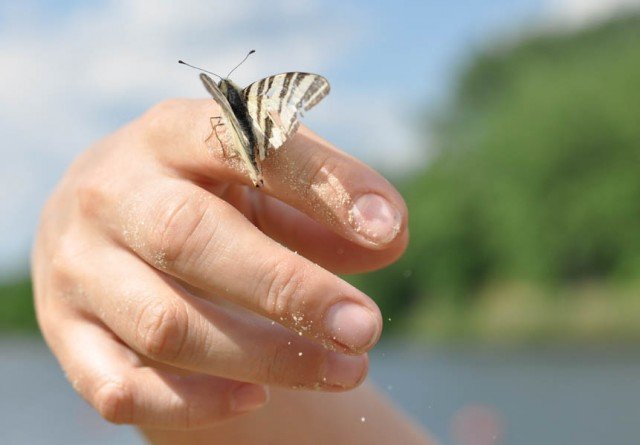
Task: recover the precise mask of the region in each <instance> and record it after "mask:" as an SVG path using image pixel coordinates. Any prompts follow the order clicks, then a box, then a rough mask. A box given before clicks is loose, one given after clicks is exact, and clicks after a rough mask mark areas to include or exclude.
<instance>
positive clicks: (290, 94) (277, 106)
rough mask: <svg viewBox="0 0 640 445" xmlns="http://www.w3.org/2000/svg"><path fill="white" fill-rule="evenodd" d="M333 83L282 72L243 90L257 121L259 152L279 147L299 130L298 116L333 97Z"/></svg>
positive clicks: (252, 116)
mask: <svg viewBox="0 0 640 445" xmlns="http://www.w3.org/2000/svg"><path fill="white" fill-rule="evenodd" d="M329 90H330V87H329V82H328V81H327V79H325V78H324V77H322V76H319V75H318V74H310V73H299V72H291V73H282V74H276V75H275V76H270V77H267V78H265V79H262V80H259V81H257V82H254V83H252V84H251V85H249V86H248V87H246V88H245V89H244V90H243V95H244V99H245V101H246V103H247V109H248V111H249V115H250V116H251V119H252V120H253V126H254V129H255V130H256V131H255V133H256V135H257V142H258V144H257V145H258V147H257V148H258V153H259V155H260V159H261V160H263V159H264V158H265V155H266V151H267V148H268V147H273V148H279V147H280V146H281V145H282V144H284V142H285V141H286V140H287V139H288V138H289V137H290V136H291V135H293V133H295V131H296V130H297V129H298V126H299V125H300V124H299V122H298V117H299V116H300V115H302V113H303V112H305V111H307V110H310V109H311V108H313V107H314V106H315V105H316V104H317V103H318V102H320V101H321V100H322V98H324V97H325V96H326V95H327V94H329Z"/></svg>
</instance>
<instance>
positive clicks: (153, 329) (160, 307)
mask: <svg viewBox="0 0 640 445" xmlns="http://www.w3.org/2000/svg"><path fill="white" fill-rule="evenodd" d="M136 326H137V330H136V332H137V335H138V337H139V341H140V348H141V352H142V353H143V354H145V355H146V356H147V357H149V358H152V359H154V360H158V361H162V362H174V361H176V360H178V359H179V358H180V357H182V356H183V355H184V350H185V343H186V339H187V330H188V315H187V310H186V308H185V307H184V305H182V304H180V303H178V302H173V303H166V302H153V303H150V304H148V305H146V306H145V307H144V308H143V309H142V311H141V313H140V316H139V318H138V321H137V324H136Z"/></svg>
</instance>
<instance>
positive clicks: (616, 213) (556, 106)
mask: <svg viewBox="0 0 640 445" xmlns="http://www.w3.org/2000/svg"><path fill="white" fill-rule="evenodd" d="M436 139H437V141H438V147H439V149H438V151H437V153H436V154H435V155H434V157H433V159H432V161H431V163H430V165H429V166H428V169H427V170H426V171H424V172H423V173H421V174H419V175H418V176H417V177H415V178H413V179H411V180H410V181H408V182H406V183H404V185H403V186H401V188H402V190H403V194H404V196H405V198H406V200H407V203H408V206H409V209H410V218H411V220H410V230H411V243H410V247H409V249H408V252H407V253H406V255H405V256H404V258H403V259H402V260H401V261H400V262H398V263H397V264H395V265H393V266H391V267H389V268H388V269H386V270H384V271H381V272H378V273H374V274H370V275H366V276H359V277H355V278H354V280H353V281H354V282H355V283H356V284H357V285H358V286H359V287H361V288H362V289H363V290H365V291H366V292H368V293H369V294H370V295H373V296H376V297H377V300H378V302H379V303H380V304H381V306H382V308H383V311H384V312H385V314H389V315H391V316H392V317H394V318H395V317H396V315H400V314H399V313H400V312H403V311H404V312H405V313H406V312H407V311H408V312H409V313H410V314H413V315H411V316H410V317H409V320H413V321H415V320H416V319H420V317H422V323H418V331H419V332H431V331H432V330H433V329H432V328H434V326H435V325H439V324H442V319H448V320H449V322H446V323H444V325H446V329H445V331H449V332H445V333H444V334H443V335H447V334H451V333H456V334H470V335H475V334H476V333H475V332H473V326H474V325H473V323H472V322H471V320H473V319H474V318H475V317H477V314H473V313H471V311H474V310H479V307H480V303H479V301H478V300H479V299H480V298H491V296H490V295H489V297H487V295H488V294H491V292H487V289H489V288H494V289H496V288H504V287H505V286H511V284H509V283H518V284H517V285H514V286H512V288H513V289H515V288H518V289H521V290H522V289H523V288H525V287H526V288H529V289H532V292H528V293H527V292H525V294H528V295H531V298H532V299H539V300H541V301H543V302H544V304H543V305H544V306H545V307H547V310H548V311H549V312H550V313H551V314H552V313H553V312H554V311H556V312H557V310H558V305H557V304H556V303H555V302H554V299H558V298H561V297H560V296H561V295H564V297H562V298H565V299H566V298H568V297H566V295H567V294H571V295H572V297H570V299H574V300H578V301H577V302H576V303H577V304H576V305H575V306H574V307H578V305H579V304H580V301H579V300H580V295H581V292H574V291H573V290H571V289H575V288H576V287H580V286H583V285H584V283H588V282H597V283H608V284H607V285H611V286H616V285H617V284H616V283H626V282H631V281H632V280H633V278H634V277H640V18H639V17H632V18H624V19H619V20H617V21H613V22H610V23H607V24H604V25H601V26H600V27H597V28H593V29H587V30H583V31H581V32H578V33H575V34H569V33H567V34H555V35H545V36H533V37H528V38H526V39H524V40H522V41H520V42H518V43H516V44H514V45H512V46H510V47H508V48H499V49H493V50H491V51H487V52H485V53H484V54H481V55H479V56H477V57H476V58H475V59H474V60H473V61H472V63H470V65H469V66H468V67H467V69H466V70H465V71H464V72H463V74H462V76H461V77H460V78H459V81H458V85H457V88H456V90H455V95H454V98H453V100H452V104H451V106H450V108H449V110H448V111H447V115H446V117H445V118H444V119H443V120H442V122H441V124H440V125H439V127H438V129H437V138H436ZM638 289H640V288H638ZM567 290H568V291H567ZM514 291H515V290H514ZM601 293H602V294H604V295H605V296H606V297H607V298H610V299H612V300H613V299H615V295H614V294H616V295H617V294H619V292H615V291H613V290H612V291H611V295H609V292H608V291H605V292H601ZM518 297H519V296H518V295H513V298H515V299H516V300H517V298H518ZM503 300H504V299H503ZM625 301H628V299H625ZM611 304H615V303H613V302H612V303H611ZM416 312H417V313H418V315H416ZM427 312H432V314H431V315H430V314H428V313H427ZM568 312H569V315H570V313H571V312H573V311H568ZM636 313H638V314H639V315H638V318H639V320H640V312H636ZM433 314H439V316H433ZM400 325H401V324H400ZM392 326H393V325H392ZM440 328H443V326H440ZM440 328H438V329H440Z"/></svg>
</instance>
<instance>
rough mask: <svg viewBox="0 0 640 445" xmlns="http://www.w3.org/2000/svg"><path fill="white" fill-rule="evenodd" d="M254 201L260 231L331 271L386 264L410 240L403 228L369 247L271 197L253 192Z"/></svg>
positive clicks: (363, 269) (353, 270)
mask: <svg viewBox="0 0 640 445" xmlns="http://www.w3.org/2000/svg"><path fill="white" fill-rule="evenodd" d="M250 193H255V192H254V190H250ZM253 203H254V207H255V210H253V211H252V213H251V215H252V216H253V222H254V224H256V226H257V227H258V228H259V229H260V230H261V231H262V232H264V233H265V234H266V235H268V236H269V237H270V238H273V239H275V240H276V241H278V242H279V243H281V244H283V245H285V246H287V247H288V248H289V249H290V250H293V251H295V252H297V253H299V254H300V255H302V256H303V257H305V258H308V259H309V260H311V261H313V262H314V263H316V264H318V265H320V266H322V267H324V268H325V269H328V270H330V271H332V272H333V273H340V274H353V273H363V272H369V271H372V270H377V269H380V268H382V267H385V266H388V265H389V264H391V263H393V262H395V261H396V260H397V259H398V258H399V257H400V256H401V255H402V253H403V252H404V250H405V248H406V245H407V243H408V240H409V236H408V231H404V232H403V233H402V234H401V235H399V236H400V237H401V239H399V240H398V242H397V243H394V244H393V246H391V247H389V248H388V249H384V250H371V249H368V248H366V247H363V246H361V245H359V244H355V243H353V242H351V241H349V240H347V239H346V238H344V237H342V236H340V235H338V234H336V233H335V232H333V231H331V230H329V229H327V228H326V227H325V226H323V225H322V224H320V223H318V222H317V221H315V220H313V219H312V218H311V217H309V216H307V215H306V214H304V213H302V212H300V211H299V210H297V209H295V208H293V207H291V206H290V205H288V204H286V203H284V202H282V201H279V200H278V199H276V198H273V197H271V196H268V195H264V194H256V196H255V199H254V200H253Z"/></svg>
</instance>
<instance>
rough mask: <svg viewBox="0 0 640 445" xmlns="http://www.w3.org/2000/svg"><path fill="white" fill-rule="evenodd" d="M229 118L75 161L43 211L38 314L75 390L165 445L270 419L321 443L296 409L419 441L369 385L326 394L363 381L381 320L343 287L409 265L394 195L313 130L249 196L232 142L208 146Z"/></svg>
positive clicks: (273, 162) (187, 103) (139, 137)
mask: <svg viewBox="0 0 640 445" xmlns="http://www.w3.org/2000/svg"><path fill="white" fill-rule="evenodd" d="M219 114H220V110H219V109H218V107H217V105H216V104H215V102H214V101H211V100H171V101H167V102H165V103H162V104H160V105H157V106H155V107H154V108H153V109H151V110H150V111H148V112H147V113H145V114H144V115H143V116H142V117H140V118H139V119H137V120H135V121H133V122H131V123H130V124H129V125H127V126H125V127H124V128H122V129H120V130H119V131H117V132H116V133H114V134H113V135H110V136H108V137H107V138H105V139H104V140H102V141H100V142H98V143H97V144H96V145H95V146H93V147H91V148H90V149H89V150H87V151H86V152H85V153H83V154H82V155H81V156H80V157H79V158H78V159H77V160H76V161H75V162H74V163H73V165H72V166H71V167H70V169H69V170H68V172H67V173H66V174H65V176H64V178H63V179H62V180H61V182H60V184H59V185H58V186H57V188H56V189H55V191H54V192H53V194H52V196H51V197H50V199H49V201H48V202H47V204H46V206H45V208H44V210H43V213H42V217H41V224H40V228H39V231H38V234H37V238H36V242H35V245H34V250H33V261H32V264H33V266H32V267H33V270H32V275H33V280H34V288H35V303H36V309H37V315H38V321H39V323H40V326H41V329H42V332H43V334H44V337H45V339H46V341H47V343H48V345H49V346H50V348H51V349H52V351H53V352H54V354H55V355H56V357H57V358H58V360H59V362H60V364H61V366H62V367H63V368H64V370H65V372H66V375H67V377H68V378H69V380H70V382H71V383H72V385H73V387H74V388H75V389H76V390H77V391H78V392H79V393H80V394H81V395H82V396H83V397H84V398H85V399H86V400H87V401H88V402H89V403H90V404H91V405H92V406H93V407H94V408H95V409H96V410H97V411H98V412H99V413H100V414H101V415H102V416H103V417H104V418H105V419H107V420H108V421H110V422H114V423H126V424H133V425H137V426H140V427H142V428H143V429H144V431H145V432H146V434H147V435H148V437H149V440H151V441H152V442H158V443H166V442H162V440H161V438H162V437H165V435H164V434H163V435H160V436H158V435H157V434H154V431H156V430H157V429H158V428H161V429H162V430H164V432H165V433H166V431H167V430H171V431H173V433H172V434H174V436H172V437H173V439H172V441H171V443H180V441H181V440H183V439H184V440H185V441H187V442H185V443H192V442H189V441H188V438H190V439H193V438H194V437H195V436H194V434H200V435H202V434H204V433H203V432H202V431H206V432H207V433H206V434H209V435H210V436H209V437H214V436H215V437H216V438H217V442H216V443H253V442H251V441H250V440H249V439H246V440H245V442H241V441H239V439H237V437H236V439H233V438H232V436H233V434H236V435H237V434H239V431H241V430H243V429H247V428H250V429H251V428H254V429H255V431H260V429H261V428H262V429H264V428H266V427H265V425H277V424H278V422H280V423H281V424H282V425H289V424H290V422H294V423H297V427H296V428H293V427H292V428H291V429H290V431H291V432H292V433H291V437H295V436H296V434H295V431H298V430H300V431H304V430H305V428H307V430H308V429H309V428H312V429H313V428H315V429H317V434H328V432H327V431H326V430H327V429H326V427H320V426H319V425H318V424H316V423H314V422H316V421H314V420H312V419H306V420H305V418H304V417H302V414H301V413H302V412H303V411H302V410H303V408H304V409H306V410H307V411H309V410H311V411H312V410H314V408H315V409H318V410H322V412H323V413H324V414H323V416H326V419H324V422H325V425H326V422H331V423H332V424H333V425H334V426H335V427H336V428H337V431H338V436H341V434H340V431H343V433H344V434H342V437H344V438H345V440H346V438H348V437H350V435H351V436H352V435H353V434H352V432H353V425H352V424H351V422H352V419H351V417H352V416H351V417H349V421H348V422H347V421H346V419H347V417H345V416H346V413H347V412H351V411H353V408H354V407H357V406H361V407H363V408H366V407H368V409H369V411H371V413H370V414H369V416H370V418H371V419H375V418H376V415H382V416H383V419H384V420H383V419H381V422H387V423H386V426H385V428H388V429H389V431H390V432H392V433H394V437H403V436H402V435H403V434H404V435H405V436H406V437H407V441H406V443H426V442H425V441H426V439H425V438H424V436H423V435H422V433H420V432H418V430H417V429H416V428H415V427H413V426H412V425H411V424H410V423H409V422H408V421H407V420H406V419H404V417H403V416H402V415H401V414H400V413H399V412H397V411H396V410H395V409H394V408H391V407H390V405H388V403H387V402H385V401H384V399H382V398H381V396H379V395H377V394H376V393H375V392H374V391H373V390H371V389H368V388H364V389H358V390H357V391H355V392H352V393H348V394H343V395H335V394H334V395H333V396H329V395H327V394H322V393H335V392H342V391H347V390H351V389H353V388H356V387H357V386H358V385H360V384H361V383H362V381H363V380H364V379H365V377H366V374H367V368H368V358H367V351H368V350H370V349H371V348H372V347H373V346H374V345H375V343H376V342H377V340H378V338H379V336H380V331H381V329H382V321H381V315H380V312H379V309H378V308H377V306H376V304H375V303H374V302H373V301H372V300H371V299H370V298H369V297H368V296H367V295H364V294H363V293H362V292H360V291H359V290H357V289H355V288H354V287H352V286H351V285H349V284H348V283H346V282H345V281H343V280H342V279H340V278H339V277H338V276H337V275H336V274H338V273H354V272H364V271H370V270H374V269H378V268H380V267H383V266H385V265H387V264H390V263H391V262H393V261H394V260H396V259H397V258H398V257H399V256H400V255H401V254H402V252H403V251H404V249H405V247H406V245H407V241H408V233H407V211H406V207H405V204H404V202H403V200H402V198H401V196H400V195H399V194H398V192H397V191H396V190H395V189H394V188H393V187H392V186H391V185H390V184H389V183H388V182H387V181H386V180H385V179H384V178H383V177H382V176H380V175H379V174H378V173H376V172H375V171H373V170H372V169H370V168H369V167H367V166H365V165H363V164H362V163H360V162H359V161H357V160H356V159H354V158H352V157H350V156H348V155H346V154H344V153H343V152H341V151H339V150H338V149H336V148H335V147H333V146H332V145H331V144H329V143H328V142H326V141H324V140H323V139H321V138H320V137H318V136H317V135H315V134H313V133H312V132H311V131H309V130H307V129H305V128H301V129H300V130H299V131H298V133H296V135H295V136H293V137H292V138H291V140H289V141H288V142H287V144H285V146H283V147H281V148H280V149H279V150H277V151H275V152H272V153H270V154H269V157H268V158H267V160H266V161H265V162H264V163H263V173H264V179H265V186H264V187H263V188H261V189H260V190H256V189H255V188H254V187H253V186H252V184H251V181H250V180H249V177H248V175H247V174H246V172H245V171H244V167H243V166H242V163H241V162H240V161H239V158H238V157H233V156H230V155H232V154H233V147H229V146H224V140H225V138H224V134H222V136H223V137H222V138H220V139H221V140H222V141H223V142H222V146H221V143H220V142H219V141H218V138H210V139H209V140H208V141H207V142H205V140H207V137H208V136H209V134H210V132H211V127H210V123H209V117H210V116H216V115H219ZM223 132H224V129H223ZM384 203H386V204H385V205H386V206H387V207H384V206H382V205H383V204H384ZM354 206H355V207H354ZM376 209H377V210H376ZM269 388H273V397H272V400H271V403H269ZM309 390H312V391H309ZM296 406H298V407H300V410H293V411H291V407H296ZM284 407H289V408H288V409H289V410H288V411H287V409H285V408H284ZM372 407H375V409H373V410H371V408H372ZM327 409H328V410H329V411H326V410H327ZM345 410H347V411H345ZM349 410H351V411H349ZM318 412H320V411H318ZM248 413H251V414H248ZM376 413H377V414H376ZM296 416H297V417H298V419H296ZM306 417H309V416H306ZM323 418H324V417H323ZM230 419H233V420H230ZM223 421H227V422H223ZM234 422H235V423H234ZM383 424H384V423H383ZM233 425H235V427H233ZM369 425H374V422H370V423H369ZM202 428H208V429H206V430H201V429H202ZM194 430H199V432H197V433H196V432H194ZM280 430H282V429H280ZM323 431H324V432H323ZM369 431H370V433H375V431H376V429H375V428H373V429H371V428H369ZM245 433H246V431H245ZM167 434H168V433H167ZM216 434H217V436H216ZM265 434H266V433H265ZM370 436H371V438H370V440H369V441H368V442H367V443H388V442H380V441H379V440H378V442H376V440H375V437H376V436H377V437H379V438H381V437H384V436H383V435H381V434H380V433H375V434H370ZM199 437H202V436H199ZM362 437H368V436H362ZM190 439H189V440H190ZM243 440H244V439H243ZM274 440H279V442H278V443H303V442H301V441H300V438H299V437H298V438H297V439H296V441H295V442H291V441H290V440H289V439H288V438H285V437H283V438H281V439H274ZM292 440H293V439H292ZM332 440H333V442H336V440H334V439H332ZM410 440H413V441H410ZM193 443H195V442H193ZM270 443H272V442H270ZM338 443H341V442H338ZM344 443H356V442H353V440H351V441H348V442H347V441H345V442H344Z"/></svg>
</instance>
